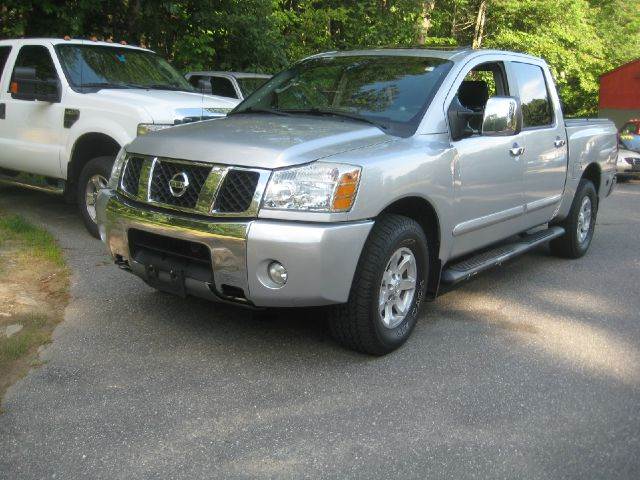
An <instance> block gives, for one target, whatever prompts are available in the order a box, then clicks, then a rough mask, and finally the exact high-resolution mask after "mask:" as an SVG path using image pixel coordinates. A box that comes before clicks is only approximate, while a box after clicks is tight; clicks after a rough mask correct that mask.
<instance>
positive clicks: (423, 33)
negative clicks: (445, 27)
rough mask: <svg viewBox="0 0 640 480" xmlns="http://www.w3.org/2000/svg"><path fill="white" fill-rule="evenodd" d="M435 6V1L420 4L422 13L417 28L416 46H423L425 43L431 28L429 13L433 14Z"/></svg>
mask: <svg viewBox="0 0 640 480" xmlns="http://www.w3.org/2000/svg"><path fill="white" fill-rule="evenodd" d="M435 4H436V2H435V0H431V1H427V2H422V13H421V14H420V25H419V26H418V45H424V44H425V43H426V42H427V36H428V35H429V29H430V28H431V12H433V8H434V7H435Z"/></svg>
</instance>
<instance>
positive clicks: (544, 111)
mask: <svg viewBox="0 0 640 480" xmlns="http://www.w3.org/2000/svg"><path fill="white" fill-rule="evenodd" d="M511 66H512V68H513V72H514V75H515V77H516V81H517V82H518V96H519V97H520V103H521V104H522V115H523V117H524V122H523V125H522V126H523V128H527V127H529V128H531V127H543V126H546V125H551V124H552V123H553V110H552V109H551V101H550V100H549V90H548V89H547V83H546V81H545V79H544V72H543V71H542V68H540V67H538V66H537V65H530V64H527V63H519V62H513V63H512V64H511Z"/></svg>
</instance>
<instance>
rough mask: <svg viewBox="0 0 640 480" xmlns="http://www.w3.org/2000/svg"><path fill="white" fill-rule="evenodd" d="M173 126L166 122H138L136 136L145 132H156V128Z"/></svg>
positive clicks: (162, 128)
mask: <svg viewBox="0 0 640 480" xmlns="http://www.w3.org/2000/svg"><path fill="white" fill-rule="evenodd" d="M169 127H173V124H166V123H140V124H138V136H141V135H146V134H147V133H151V132H157V131H158V130H164V129H165V128H169Z"/></svg>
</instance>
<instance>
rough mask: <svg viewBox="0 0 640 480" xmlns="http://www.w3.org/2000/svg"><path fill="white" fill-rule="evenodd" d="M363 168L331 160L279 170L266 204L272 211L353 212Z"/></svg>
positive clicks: (274, 177)
mask: <svg viewBox="0 0 640 480" xmlns="http://www.w3.org/2000/svg"><path fill="white" fill-rule="evenodd" d="M360 171H361V168H360V167H356V166H354V165H345V164H341V163H329V162H315V163H312V164H309V165H305V166H304V167H294V168H287V169H284V170H276V171H275V172H273V174H272V175H271V179H270V180H269V184H268V185H267V191H266V193H265V197H264V202H263V205H262V206H263V208H266V209H271V210H302V211H309V212H346V211H349V210H350V209H351V207H352V206H353V202H354V201H355V198H356V193H357V191H358V184H359V182H360Z"/></svg>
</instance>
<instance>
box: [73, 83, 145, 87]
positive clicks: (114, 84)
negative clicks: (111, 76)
mask: <svg viewBox="0 0 640 480" xmlns="http://www.w3.org/2000/svg"><path fill="white" fill-rule="evenodd" d="M79 87H80V88H138V87H134V86H132V85H129V84H126V83H107V82H93V83H83V84H81V85H79Z"/></svg>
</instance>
